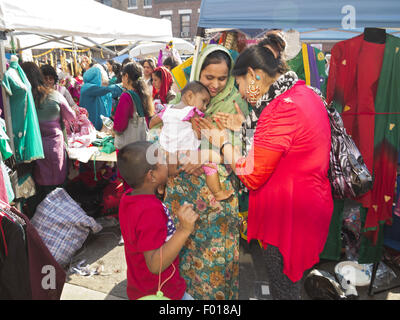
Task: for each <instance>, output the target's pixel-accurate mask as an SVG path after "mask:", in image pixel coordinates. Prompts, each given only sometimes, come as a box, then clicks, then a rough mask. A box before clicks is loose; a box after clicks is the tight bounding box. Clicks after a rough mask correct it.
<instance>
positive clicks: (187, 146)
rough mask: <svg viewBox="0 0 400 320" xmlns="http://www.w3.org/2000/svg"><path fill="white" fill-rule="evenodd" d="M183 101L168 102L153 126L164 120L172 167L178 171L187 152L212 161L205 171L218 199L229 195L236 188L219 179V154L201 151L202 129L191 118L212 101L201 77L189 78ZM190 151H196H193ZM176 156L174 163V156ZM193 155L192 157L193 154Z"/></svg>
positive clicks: (164, 145)
mask: <svg viewBox="0 0 400 320" xmlns="http://www.w3.org/2000/svg"><path fill="white" fill-rule="evenodd" d="M181 96H182V98H181V102H179V103H178V104H176V105H168V106H166V108H165V109H164V110H163V111H161V112H159V113H158V114H157V115H156V116H155V117H153V119H152V121H151V122H150V128H152V127H153V126H154V125H156V124H157V123H159V122H161V121H162V123H163V128H162V129H161V134H160V139H159V141H160V145H161V147H162V148H163V149H164V150H166V151H167V152H168V154H169V161H168V163H169V170H170V173H171V172H176V171H177V163H178V162H180V161H179V160H181V159H182V158H183V157H184V156H189V158H192V156H193V155H199V154H200V156H201V157H202V159H203V160H204V159H206V160H208V161H210V162H212V163H207V164H205V165H203V170H204V173H205V174H206V183H207V186H208V188H209V189H210V191H211V192H212V193H213V195H214V197H215V199H216V200H219V201H221V200H226V199H228V198H229V197H230V196H231V195H232V193H233V191H232V190H230V191H227V190H225V189H222V187H221V183H220V181H219V175H218V171H217V166H216V164H215V163H219V162H220V155H219V154H217V153H216V152H214V151H212V150H204V151H202V152H200V153H198V150H199V147H200V140H199V138H200V132H196V131H194V130H193V128H192V121H193V119H194V118H196V117H204V113H203V112H205V110H206V109H207V105H208V103H209V102H210V93H209V92H208V89H207V88H206V87H205V86H204V85H203V84H201V83H200V82H198V81H192V82H189V83H188V84H187V85H186V86H185V88H184V89H183V90H182V91H181ZM191 151H196V152H195V153H193V154H192V153H191ZM172 159H177V160H176V161H175V162H174V163H176V164H172V163H171V162H172V161H171V160H172ZM192 159H193V158H192Z"/></svg>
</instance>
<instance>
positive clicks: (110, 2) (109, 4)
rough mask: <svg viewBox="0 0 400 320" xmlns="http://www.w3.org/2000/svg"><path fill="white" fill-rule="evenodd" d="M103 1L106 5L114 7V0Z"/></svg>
mask: <svg viewBox="0 0 400 320" xmlns="http://www.w3.org/2000/svg"><path fill="white" fill-rule="evenodd" d="M101 2H102V3H103V4H105V5H106V6H109V7H112V1H111V0H102V1H101Z"/></svg>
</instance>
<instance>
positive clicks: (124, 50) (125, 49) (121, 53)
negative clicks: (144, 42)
mask: <svg viewBox="0 0 400 320" xmlns="http://www.w3.org/2000/svg"><path fill="white" fill-rule="evenodd" d="M137 43H138V41H135V43H134V44H132V45H130V46H127V47H126V48H124V49H122V50H121V51H119V52H118V53H117V56H122V55H123V54H124V53H125V52H127V51H129V50H131V49H132V48H134V47H135V46H136V44H137Z"/></svg>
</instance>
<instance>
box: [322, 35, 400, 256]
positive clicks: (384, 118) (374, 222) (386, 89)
mask: <svg viewBox="0 0 400 320" xmlns="http://www.w3.org/2000/svg"><path fill="white" fill-rule="evenodd" d="M399 48H400V38H397V37H394V36H392V35H389V34H387V35H386V44H385V52H384V57H383V63H382V68H381V72H380V76H379V82H378V89H377V94H376V97H375V112H376V113H378V114H376V115H375V128H374V171H373V174H374V188H373V195H372V199H373V201H374V202H373V203H376V204H377V205H378V206H382V207H383V206H384V205H386V206H387V212H383V213H381V214H380V215H373V214H367V211H368V208H363V207H362V206H360V219H361V227H362V228H361V242H360V249H359V257H358V262H359V263H375V262H378V261H380V260H381V258H382V254H383V243H384V225H385V223H387V222H389V223H390V220H391V216H392V203H393V201H392V200H391V199H390V201H386V199H385V196H386V197H387V196H388V195H393V194H394V190H395V179H396V168H397V162H398V152H399V146H400V115H399V114H397V112H399V103H400V90H399V88H400V75H399V70H400V50H399ZM371 63H372V62H371ZM336 106H338V104H337V105H336ZM340 109H341V107H339V110H340ZM379 113H381V114H379ZM391 198H393V196H392V197H391ZM342 220H343V218H342V213H341V214H339V213H338V212H336V201H335V212H334V215H333V216H332V221H331V226H330V230H329V235H328V240H327V243H326V245H325V249H324V251H323V253H322V254H321V258H326V259H332V260H338V259H339V258H340V257H339V255H338V250H339V249H341V245H342V243H341V240H340V231H341V230H340V227H341V225H342ZM367 231H369V232H372V233H373V238H372V239H371V234H369V235H368V237H367V234H365V232H367Z"/></svg>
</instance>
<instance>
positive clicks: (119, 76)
mask: <svg viewBox="0 0 400 320" xmlns="http://www.w3.org/2000/svg"><path fill="white" fill-rule="evenodd" d="M112 71H113V72H114V74H115V76H116V77H117V83H121V81H122V74H121V71H122V65H121V64H120V63H118V62H114V64H113V65H112Z"/></svg>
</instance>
